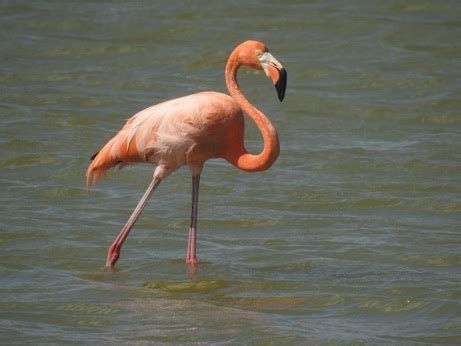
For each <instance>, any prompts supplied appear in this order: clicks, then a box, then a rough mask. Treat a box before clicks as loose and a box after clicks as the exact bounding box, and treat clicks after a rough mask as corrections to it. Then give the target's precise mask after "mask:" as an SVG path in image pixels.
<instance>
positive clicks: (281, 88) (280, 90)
mask: <svg viewBox="0 0 461 346" xmlns="http://www.w3.org/2000/svg"><path fill="white" fill-rule="evenodd" d="M286 88H287V71H286V70H285V69H284V68H282V69H281V70H280V78H279V80H278V81H277V83H275V89H276V90H277V95H278V97H279V100H280V102H282V101H283V99H284V98H285V90H286Z"/></svg>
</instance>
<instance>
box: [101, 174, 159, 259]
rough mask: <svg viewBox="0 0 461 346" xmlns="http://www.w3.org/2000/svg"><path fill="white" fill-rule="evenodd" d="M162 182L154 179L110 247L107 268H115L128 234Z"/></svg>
mask: <svg viewBox="0 0 461 346" xmlns="http://www.w3.org/2000/svg"><path fill="white" fill-rule="evenodd" d="M160 182H161V180H160V179H159V178H153V179H152V182H151V183H150V185H149V187H148V188H147V190H146V192H145V193H144V195H143V196H142V198H141V200H140V201H139V203H138V205H137V206H136V208H135V209H134V211H133V213H132V214H131V216H130V218H129V219H128V221H127V222H126V224H125V226H123V227H122V230H121V231H120V233H119V235H118V236H117V238H115V241H114V242H113V243H112V245H111V246H110V247H109V251H108V253H107V260H106V267H113V266H114V265H115V263H116V262H117V260H118V258H119V257H120V249H121V247H122V245H123V243H124V242H125V240H126V238H127V237H128V234H129V233H130V231H131V229H132V228H133V226H134V224H135V222H136V220H137V219H138V218H139V215H141V212H142V210H143V209H144V207H145V206H146V204H147V201H148V200H149V198H150V197H151V196H152V194H153V193H154V191H155V189H156V188H157V186H158V185H159V184H160Z"/></svg>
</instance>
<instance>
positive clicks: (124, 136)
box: [87, 91, 244, 182]
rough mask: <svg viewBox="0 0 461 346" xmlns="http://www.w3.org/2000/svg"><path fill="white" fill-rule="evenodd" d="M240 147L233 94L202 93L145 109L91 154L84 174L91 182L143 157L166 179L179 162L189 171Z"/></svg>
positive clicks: (233, 153)
mask: <svg viewBox="0 0 461 346" xmlns="http://www.w3.org/2000/svg"><path fill="white" fill-rule="evenodd" d="M243 152H244V119H243V114H242V111H241V109H240V107H239V106H238V104H237V103H236V102H235V101H234V99H233V98H232V97H230V96H229V95H226V94H222V93H217V92H212V91H210V92H201V93H197V94H193V95H189V96H185V97H180V98H177V99H174V100H170V101H166V102H162V103H160V104H157V105H154V106H152V107H149V108H146V109H144V110H142V111H140V112H139V113H137V114H135V115H134V116H133V117H132V118H131V119H129V120H128V121H127V123H126V124H125V126H124V127H123V128H122V130H121V131H120V132H119V133H118V134H117V135H116V136H115V137H114V138H112V139H111V140H110V141H109V142H108V143H107V144H106V145H105V146H104V147H103V148H102V149H101V151H100V152H98V153H97V154H96V156H95V157H94V159H93V162H92V164H91V165H90V167H89V168H88V172H87V179H88V182H89V181H90V179H93V182H95V181H96V180H97V179H98V178H99V177H101V176H102V175H104V173H105V172H106V171H107V170H108V169H109V168H111V167H114V166H116V165H120V166H121V167H123V166H124V165H127V164H131V163H137V162H146V163H152V164H154V165H156V166H157V167H160V168H161V169H159V172H158V173H157V177H158V178H159V179H165V178H166V177H167V176H168V175H169V174H170V173H172V172H174V171H175V170H177V169H178V168H179V167H181V166H183V165H188V166H189V168H190V169H191V170H193V169H195V167H196V166H201V165H203V163H204V162H205V161H206V160H208V159H211V158H223V159H226V160H228V161H229V162H231V163H232V162H233V161H232V158H233V157H235V156H236V155H238V154H239V153H243Z"/></svg>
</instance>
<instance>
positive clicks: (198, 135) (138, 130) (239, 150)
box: [86, 41, 287, 267]
mask: <svg viewBox="0 0 461 346" xmlns="http://www.w3.org/2000/svg"><path fill="white" fill-rule="evenodd" d="M242 65H246V66H249V67H251V68H253V69H256V70H264V72H265V73H266V75H267V76H268V77H269V78H270V79H271V80H272V82H273V84H274V85H275V88H276V90H277V93H278V97H279V100H280V101H282V100H283V98H284V96H285V89H286V80H287V74H286V71H285V69H284V68H283V66H282V65H281V64H280V63H279V62H278V61H277V60H276V59H275V58H274V57H273V56H272V55H271V54H270V53H269V51H268V49H267V47H266V45H265V44H264V43H262V42H258V41H246V42H244V43H242V44H240V45H239V46H237V47H236V48H235V49H234V50H233V52H232V53H231V55H230V56H229V58H228V60H227V65H226V71H225V75H226V86H227V88H228V90H229V92H230V96H229V95H226V94H222V93H218V92H213V91H207V92H200V93H197V94H193V95H189V96H185V97H181V98H177V99H173V100H170V101H166V102H162V103H160V104H157V105H155V106H152V107H149V108H146V109H144V110H142V111H140V112H139V113H137V114H135V115H134V116H133V117H132V118H131V119H129V120H128V121H127V123H126V124H125V126H124V127H123V128H122V129H121V130H120V132H118V134H117V135H116V136H115V137H113V138H112V139H111V140H110V141H109V142H108V143H107V144H106V145H104V147H103V148H102V149H101V150H100V151H99V152H97V153H96V154H94V155H93V157H92V158H91V159H92V163H91V164H90V166H89V167H88V170H87V172H86V177H87V187H89V185H90V183H91V182H92V183H93V184H94V183H95V182H96V181H97V180H98V178H100V177H101V176H102V175H104V173H105V172H106V171H107V170H108V169H110V168H111V167H114V166H117V165H120V167H123V166H125V165H127V164H131V163H137V162H146V163H152V164H155V165H156V166H157V167H156V169H155V171H154V176H153V179H152V182H151V183H150V185H149V187H148V188H147V190H146V192H145V193H144V196H143V197H142V198H141V200H140V201H139V203H138V205H137V207H136V208H135V210H134V211H133V213H132V214H131V216H130V218H129V219H128V221H127V223H126V224H125V225H124V226H123V228H122V230H121V232H120V234H119V235H118V236H117V238H116V239H115V241H114V242H113V244H112V245H111V246H110V247H109V251H108V254H107V261H106V267H113V266H114V265H115V263H116V262H117V260H118V258H119V256H120V249H121V247H122V244H123V243H124V241H125V239H126V238H127V236H128V234H129V233H130V230H131V229H132V227H133V225H134V224H135V222H136V220H137V219H138V217H139V215H140V214H141V212H142V210H143V209H144V207H145V205H146V203H147V201H148V199H149V198H150V197H151V195H152V194H153V192H154V191H155V189H156V188H157V187H158V186H159V184H160V182H162V181H163V180H165V179H166V178H167V177H168V175H170V174H171V173H173V172H174V171H176V170H177V169H178V168H179V167H181V166H183V165H187V167H188V168H189V170H190V172H191V173H192V214H191V223H190V229H189V241H188V247H187V257H186V263H187V264H191V265H195V264H196V263H197V262H198V260H197V255H196V238H197V206H198V193H199V181H200V173H201V171H202V168H203V165H204V163H205V161H206V160H208V159H211V158H223V159H225V160H227V161H228V162H230V163H231V164H232V165H234V166H235V167H237V168H239V169H241V170H244V171H247V172H257V171H263V170H266V169H268V168H269V167H271V165H272V164H273V163H274V161H275V160H276V159H277V157H278V155H279V141H278V137H277V131H276V130H275V128H274V127H273V126H272V124H271V122H270V121H269V119H268V118H267V117H266V116H265V115H264V114H263V113H262V112H261V111H259V110H258V109H256V108H255V107H254V106H253V105H251V104H250V102H248V100H247V99H246V98H245V96H243V94H242V92H241V91H240V88H239V86H238V83H237V71H238V69H239V68H240V66H242ZM243 112H244V113H246V114H247V115H248V116H250V118H252V119H253V121H254V122H255V123H256V125H257V127H258V129H259V131H260V132H261V135H262V137H263V141H264V148H263V150H262V152H261V153H259V154H257V155H254V154H251V153H249V152H248V151H247V150H246V149H245V145H244V129H245V126H244V118H243Z"/></svg>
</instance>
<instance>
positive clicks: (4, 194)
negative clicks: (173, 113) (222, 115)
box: [0, 0, 461, 345]
mask: <svg viewBox="0 0 461 346" xmlns="http://www.w3.org/2000/svg"><path fill="white" fill-rule="evenodd" d="M460 18H461V6H460V3H459V2H456V1H438V2H434V1H418V2H413V1H408V2H405V1H394V2H379V1H349V2H347V3H346V2H342V1H317V2H310V3H306V2H301V1H264V2H259V1H253V2H247V1H233V2H220V3H215V4H213V5H210V4H208V3H207V2H194V3H188V4H186V5H184V4H182V3H179V2H176V1H169V2H168V3H155V2H152V1H135V2H120V1H113V2H111V1H104V2H102V1H94V2H91V1H87V2H83V1H65V2H61V1H43V0H38V1H33V2H31V1H3V2H2V3H1V5H0V29H1V30H0V52H1V53H0V61H1V63H0V117H1V118H0V119H1V128H0V150H1V157H0V167H1V197H0V198H1V205H2V208H1V221H0V227H1V228H0V229H1V233H0V244H1V255H0V256H1V262H0V263H1V275H0V287H1V296H0V313H1V319H0V326H1V334H0V338H1V342H2V344H11V343H15V344H17V343H20V344H21V343H34V344H36V343H55V344H72V343H79V344H81V343H84V344H86V343H88V344H100V343H113V344H120V343H130V344H131V343H133V344H134V343H160V344H162V343H163V344H170V343H171V344H174V343H192V344H198V343H210V344H218V343H225V344H261V345H266V344H273V345H287V344H317V343H320V344H323V343H333V344H336V343H378V344H402V343H422V344H425V343H427V344H430V343H458V344H459V343H461V317H460V316H461V306H460V299H461V290H460V287H461V286H460V282H461V271H460V267H461V253H460V245H461V235H460V227H459V226H460V221H461V217H460V214H461V185H460V172H461V160H460V159H461V154H460V153H461V114H460V109H461V99H460V95H461V87H460V86H461V83H460V77H461V75H460V72H459V71H461V60H460V57H461V40H460V37H461V20H460ZM249 38H256V39H260V40H263V41H265V42H266V43H267V44H268V46H269V47H270V48H271V51H272V53H273V55H274V56H275V57H276V58H277V59H278V60H280V61H281V62H282V63H283V64H284V65H285V67H286V69H287V71H288V90H287V95H286V99H285V101H284V102H283V103H281V104H280V103H279V102H278V101H277V97H276V93H275V90H274V88H273V87H272V86H271V85H270V81H268V80H267V79H266V78H265V77H264V75H263V74H262V73H254V72H253V71H250V70H242V71H241V73H240V80H241V85H242V87H243V89H244V92H245V93H246V94H247V95H248V97H249V99H250V100H251V101H252V102H253V103H254V104H256V105H257V106H258V107H260V108H261V109H262V110H264V111H265V112H266V114H268V115H269V116H270V118H271V119H272V121H273V123H274V125H275V126H276V127H277V129H278V131H279V136H280V140H281V147H282V151H281V155H280V158H279V160H278V161H277V162H276V164H275V165H274V166H273V167H272V168H271V169H270V170H269V171H267V172H264V173H258V174H247V173H243V172H239V171H237V170H236V169H234V168H232V167H230V166H229V165H228V164H226V163H225V162H223V161H219V160H216V161H211V162H209V163H208V164H207V166H206V168H205V170H204V174H203V177H202V185H201V196H200V207H199V234H198V236H199V239H198V256H199V259H200V261H201V263H200V265H199V266H198V268H197V270H196V272H192V271H191V270H190V269H188V268H187V267H186V266H185V264H184V256H185V251H186V244H187V228H188V224H189V220H188V218H189V213H190V190H191V181H190V180H191V179H190V175H189V173H188V171H187V170H186V169H182V170H180V171H178V172H177V173H175V174H174V175H173V176H171V177H170V178H169V179H168V181H166V182H165V183H164V184H163V185H161V186H160V188H159V190H158V191H157V192H156V195H155V198H154V200H152V201H151V203H149V205H148V207H147V210H146V211H145V212H144V214H143V215H142V217H141V219H140V220H139V222H138V224H137V225H136V228H135V229H134V231H133V232H132V234H131V235H130V237H129V238H128V241H127V243H126V245H125V247H124V248H123V250H122V257H121V259H120V261H119V263H118V265H117V271H115V272H107V271H105V270H104V269H103V265H104V262H105V256H106V250H107V247H108V245H109V244H110V243H111V241H112V240H113V239H114V237H115V235H116V234H117V233H118V232H119V229H120V227H121V225H122V224H123V223H124V222H125V221H126V219H127V218H128V216H129V214H130V213H131V210H132V209H133V208H134V206H135V205H136V203H137V201H138V199H139V198H140V196H141V195H142V193H143V191H144V189H145V188H146V187H147V185H148V183H149V181H150V177H151V174H152V168H151V167H149V166H147V165H145V166H136V167H134V166H133V167H128V168H126V169H124V170H122V171H113V172H111V173H110V174H109V175H108V176H107V178H106V179H105V180H103V181H101V183H100V184H99V185H98V186H97V187H96V188H95V190H94V191H93V192H92V193H91V195H90V196H87V194H86V191H85V182H84V179H85V178H84V172H85V169H86V167H87V165H88V163H89V157H90V156H91V155H92V154H93V153H94V152H95V151H96V150H97V149H99V147H100V146H101V145H102V144H104V143H105V142H106V141H107V140H108V139H109V138H110V137H111V136H112V135H113V134H114V133H116V131H117V130H118V129H119V128H120V127H121V126H122V124H123V123H124V120H125V119H126V118H128V117H129V116H131V115H132V114H134V113H135V112H137V111H138V110H140V109H142V108H145V107H147V106H149V105H151V104H154V103H157V102H159V101H161V100H164V99H169V98H173V97H178V96H182V95H186V94H189V93H192V92H195V91H200V90H217V91H225V87H224V81H223V79H224V77H223V73H224V63H225V60H226V58H227V55H228V54H229V52H230V51H231V50H232V48H233V47H234V46H235V45H237V44H238V43H240V42H241V41H244V40H246V39H249ZM247 126H248V132H247V136H248V141H247V144H248V147H249V148H251V149H252V150H254V151H257V150H259V149H260V148H261V141H260V138H259V135H258V132H257V130H256V129H255V126H254V125H252V124H251V123H249V122H248V125H247Z"/></svg>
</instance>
